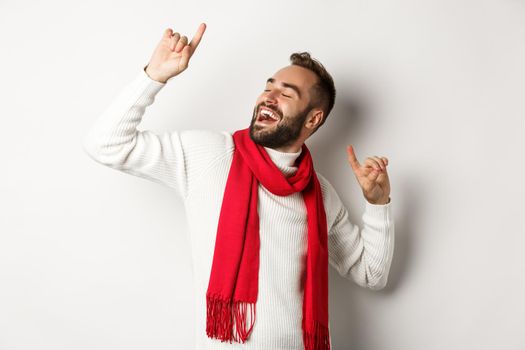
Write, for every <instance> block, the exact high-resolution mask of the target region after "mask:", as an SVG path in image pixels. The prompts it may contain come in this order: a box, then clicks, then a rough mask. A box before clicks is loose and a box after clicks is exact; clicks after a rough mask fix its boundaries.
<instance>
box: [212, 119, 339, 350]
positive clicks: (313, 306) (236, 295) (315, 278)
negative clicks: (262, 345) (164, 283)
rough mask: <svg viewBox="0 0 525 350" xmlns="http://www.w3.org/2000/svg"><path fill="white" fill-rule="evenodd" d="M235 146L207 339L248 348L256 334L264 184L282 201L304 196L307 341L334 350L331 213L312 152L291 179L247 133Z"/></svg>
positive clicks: (309, 348)
mask: <svg viewBox="0 0 525 350" xmlns="http://www.w3.org/2000/svg"><path fill="white" fill-rule="evenodd" d="M233 141H234V143H235V150H234V153H233V162H232V164H231V167H230V172H229V174H228V180H227V182H226V188H225V192H224V197H223V200H222V207H221V212H220V216H219V223H218V228H217V236H216V242H215V252H214V255H213V264H212V268H211V274H210V280H209V284H208V291H207V293H206V306H207V308H206V309H207V310H206V311H207V312H206V334H207V335H208V337H210V338H217V339H220V340H221V341H222V342H225V341H229V342H230V343H231V342H232V339H233V340H235V341H237V342H242V343H244V342H245V341H246V339H247V338H248V336H249V335H250V333H251V331H252V328H253V324H254V322H255V303H256V301H257V290H258V280H259V278H258V276H259V247H260V241H259V215H258V213H257V191H258V184H259V183H261V184H262V185H263V186H264V187H265V188H267V189H268V190H269V191H270V192H272V193H273V194H275V195H278V196H288V195H291V194H293V193H296V192H302V193H303V199H304V201H305V204H306V209H307V214H308V216H307V217H308V251H307V255H306V278H305V282H304V283H305V284H304V298H303V319H302V328H303V342H304V346H305V349H306V350H329V349H330V337H329V330H328V246H327V240H328V236H327V224H326V213H325V209H324V206H323V197H322V192H321V186H320V184H319V180H318V178H317V175H316V173H315V171H314V167H313V162H312V157H311V155H310V151H309V150H308V148H307V147H306V145H305V144H303V145H302V152H301V154H300V155H299V157H298V158H297V160H296V164H297V166H298V169H297V172H296V173H295V174H294V175H293V176H290V177H288V178H286V177H285V176H284V175H283V174H282V172H281V170H279V168H277V166H276V165H275V164H274V163H273V161H272V160H271V158H270V156H269V155H268V153H267V152H266V150H265V149H264V148H263V147H262V146H260V145H258V144H256V143H255V142H253V140H252V139H251V138H250V135H249V129H248V128H247V129H242V130H237V131H235V133H234V134H233ZM239 338H240V339H239ZM239 340H240V341H239Z"/></svg>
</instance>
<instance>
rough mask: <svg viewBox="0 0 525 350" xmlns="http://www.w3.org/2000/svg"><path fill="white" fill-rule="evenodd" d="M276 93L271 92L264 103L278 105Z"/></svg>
mask: <svg viewBox="0 0 525 350" xmlns="http://www.w3.org/2000/svg"><path fill="white" fill-rule="evenodd" d="M276 96H277V95H276V91H270V92H269V93H267V94H266V97H265V98H264V102H266V103H268V104H277V98H276Z"/></svg>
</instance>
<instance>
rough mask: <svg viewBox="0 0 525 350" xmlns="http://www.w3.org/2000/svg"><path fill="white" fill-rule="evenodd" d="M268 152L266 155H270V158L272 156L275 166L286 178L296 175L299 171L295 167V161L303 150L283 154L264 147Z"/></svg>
mask: <svg viewBox="0 0 525 350" xmlns="http://www.w3.org/2000/svg"><path fill="white" fill-rule="evenodd" d="M264 149H265V150H266V153H268V156H270V158H271V160H272V161H273V162H274V164H275V165H276V166H277V168H279V170H281V172H282V173H283V174H284V175H285V176H286V177H288V176H291V175H293V174H295V172H296V171H297V166H295V164H294V163H295V160H296V159H297V157H299V155H300V154H301V152H302V148H301V149H299V151H298V152H295V153H291V152H281V151H276V150H274V149H273V148H269V147H264Z"/></svg>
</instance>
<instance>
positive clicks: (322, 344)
mask: <svg viewBox="0 0 525 350" xmlns="http://www.w3.org/2000/svg"><path fill="white" fill-rule="evenodd" d="M313 328H314V329H313V331H309V330H308V331H303V343H304V348H305V350H330V337H329V330H328V327H326V326H323V325H322V324H320V323H319V322H317V321H314V327H313Z"/></svg>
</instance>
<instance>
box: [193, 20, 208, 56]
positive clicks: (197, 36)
mask: <svg viewBox="0 0 525 350" xmlns="http://www.w3.org/2000/svg"><path fill="white" fill-rule="evenodd" d="M205 30H206V23H201V24H200V25H199V28H198V29H197V32H196V33H195V35H194V36H193V38H192V39H191V42H190V43H189V46H190V47H191V52H192V53H193V52H194V51H195V49H196V48H197V46H199V43H200V42H201V39H202V34H204V31H205Z"/></svg>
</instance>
